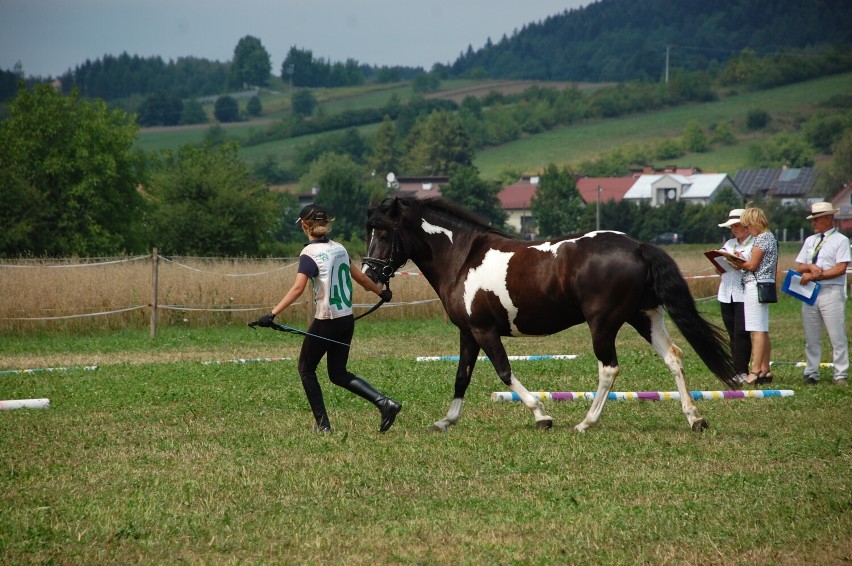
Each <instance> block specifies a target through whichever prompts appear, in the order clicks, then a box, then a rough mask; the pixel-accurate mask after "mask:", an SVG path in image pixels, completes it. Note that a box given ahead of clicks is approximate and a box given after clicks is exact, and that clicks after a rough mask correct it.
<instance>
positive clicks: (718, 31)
mask: <svg viewBox="0 0 852 566" xmlns="http://www.w3.org/2000/svg"><path fill="white" fill-rule="evenodd" d="M518 24H519V29H518V30H515V31H514V32H512V34H511V36H508V35H503V37H502V38H500V39H499V41H497V42H492V41H491V39H489V40H488V42H487V43H486V45H484V46H483V47H481V48H479V49H476V50H474V48H473V47H472V46H469V47H468V49H467V50H466V51H465V52H464V53H460V54H459V57H458V58H457V60H456V61H455V62H453V63H452V64H449V65H448V64H442V63H438V62H436V63H435V65H433V67H432V69H431V70H429V71H428V72H427V71H426V70H424V69H420V68H408V67H392V68H388V67H376V66H372V65H370V64H369V62H359V61H354V60H347V61H328V60H325V59H322V58H315V57H314V56H313V53H312V52H311V50H310V48H309V47H307V48H296V47H292V48H291V49H290V50H289V52H288V53H287V54H286V57H285V59H284V62H283V63H282V65H281V67H280V68H279V69H272V68H271V65H270V64H269V60H270V56H269V53H268V52H267V51H266V50H265V48H264V47H263V45H262V43H261V39H260V38H253V37H251V36H247V37H245V38H243V39H241V40H240V43H239V44H238V45H237V46H236V48H235V50H234V57H233V59H232V60H230V61H224V62H219V61H209V60H206V59H202V58H197V57H192V56H187V57H182V58H179V59H177V60H176V61H172V60H169V61H164V60H163V59H162V58H161V57H139V56H137V55H130V54H127V53H120V54H110V55H105V56H104V57H103V58H102V59H96V60H94V61H89V60H87V61H84V62H81V63H80V64H79V65H77V66H76V67H75V68H74V69H69V70H68V71H67V72H66V73H64V74H63V75H62V76H61V77H57V78H59V79H60V80H61V81H62V88H63V90H64V92H66V93H70V92H71V91H72V90H73V89H78V90H79V92H80V93H81V94H82V95H83V96H86V97H89V98H101V99H103V100H106V101H108V102H109V101H116V100H121V99H128V98H132V97H134V96H135V97H145V96H149V95H152V94H157V95H159V96H164V95H165V96H169V97H175V98H182V99H186V98H190V97H199V96H205V95H213V94H222V93H225V92H228V91H229V90H232V89H234V88H239V87H241V86H242V85H243V84H246V83H248V84H253V85H257V86H263V85H265V84H267V81H268V78H269V77H270V76H273V75H274V76H278V77H280V78H281V79H282V80H283V81H285V82H289V81H292V84H293V85H294V86H297V87H309V88H313V87H335V86H346V85H353V84H361V83H363V82H370V81H373V82H392V81H399V80H408V79H412V78H415V77H418V76H420V78H421V79H422V80H425V78H426V77H429V78H433V79H434V80H440V79H447V78H452V77H466V78H485V77H488V78H493V79H533V80H569V81H586V82H602V81H606V82H611V81H615V82H626V81H633V80H640V81H651V82H655V81H658V80H660V79H661V78H662V77H663V75H664V73H665V69H666V52H667V50H668V52H669V67H670V68H681V69H685V70H693V71H695V70H700V71H706V72H710V73H713V72H715V71H716V70H717V69H718V68H719V67H720V66H722V65H723V64H724V63H726V62H727V61H728V60H729V59H731V58H734V57H741V56H742V55H743V54H744V53H746V54H751V55H753V56H756V57H758V58H764V57H775V58H779V59H785V60H788V61H789V65H791V66H800V67H803V68H807V67H809V66H810V65H811V62H812V60H813V59H814V58H815V57H819V55H816V54H815V53H814V50H820V51H824V50H825V48H827V47H829V46H847V47H848V46H849V45H852V2H848V0H820V1H817V2H802V1H801V0H777V1H774V2H766V1H764V0H739V1H737V2H729V1H727V0H709V1H707V0H683V1H678V2H671V1H670V0H642V1H641V2H637V1H635V0H599V1H598V2H593V3H591V4H589V5H588V6H585V7H583V8H579V9H574V10H570V11H566V12H563V13H561V14H556V15H553V16H551V17H548V18H546V19H545V20H544V21H540V22H533V23H524V22H518ZM247 69H250V70H251V72H247ZM290 71H292V75H291V74H290ZM811 76H814V75H811ZM52 78H53V77H30V78H29V79H27V78H26V77H23V76H21V72H20V70H14V69H12V70H0V100H7V99H9V98H11V97H12V96H14V95H15V93H16V91H17V83H18V81H19V80H21V79H26V80H28V81H29V82H40V81H41V82H43V81H48V80H50V79H52ZM762 86H763V88H766V86H773V85H766V84H764V85H762ZM125 107H127V105H126V104H125Z"/></svg>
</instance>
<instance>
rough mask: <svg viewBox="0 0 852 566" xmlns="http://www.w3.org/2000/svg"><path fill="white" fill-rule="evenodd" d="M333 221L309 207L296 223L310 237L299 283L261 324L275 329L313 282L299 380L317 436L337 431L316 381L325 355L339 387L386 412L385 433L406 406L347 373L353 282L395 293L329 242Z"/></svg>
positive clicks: (381, 294)
mask: <svg viewBox="0 0 852 566" xmlns="http://www.w3.org/2000/svg"><path fill="white" fill-rule="evenodd" d="M333 221H334V219H333V218H329V216H328V213H327V212H326V211H325V209H324V208H323V207H321V206H319V205H316V204H309V205H308V206H306V207H304V208H303V209H302V212H301V213H300V214H299V218H298V219H297V220H296V222H298V223H299V224H300V225H301V226H302V231H303V232H304V233H305V236H306V237H307V238H308V243H307V244H305V247H304V248H303V249H302V253H301V255H300V256H299V269H298V272H297V273H296V281H295V282H294V283H293V286H292V287H291V288H290V290H289V291H288V292H287V294H286V295H284V298H283V299H281V301H280V302H279V303H278V304H277V305H275V306H274V307H273V308H272V311H271V312H270V313H269V314H265V315H263V316H262V317H260V319H258V321H257V324H258V326H266V327H268V326H271V325H272V323H273V320H274V319H275V316H276V315H277V314H279V313H281V311H283V310H284V309H286V308H287V307H289V306H290V305H292V304H293V303H294V302H295V301H296V299H298V298H299V297H300V296H301V295H302V293H303V292H304V291H305V288H306V287H307V285H308V281H309V280H310V282H311V286H312V287H313V295H314V303H315V305H316V314H315V316H314V321H313V323H312V324H311V327H310V328H309V329H308V333H307V335H306V336H305V339H304V342H302V351H301V352H300V353H299V377H301V378H302V387H303V388H304V389H305V395H306V396H307V397H308V404H310V406H311V411H312V412H313V414H314V419H315V420H316V430H317V431H318V432H332V428H331V423H330V422H329V419H328V413H327V412H326V409H325V403H324V401H323V396H322V389H321V388H320V384H319V381H317V366H318V365H319V363H320V360H321V359H322V358H323V356H326V365H327V369H328V377H329V379H330V380H331V382H332V383H333V384H335V385H337V386H339V387H343V388H344V389H346V390H348V391H351V392H352V393H354V394H355V395H358V396H359V397H363V398H364V399H366V400H367V401H369V402H371V403H372V404H373V405H375V406H376V408H377V409H378V410H379V412H380V413H381V422H380V424H379V432H385V431H386V430H388V429H389V428H390V427H391V425H393V422H394V420H395V419H396V414H397V413H399V411H400V410H401V409H402V405H400V404H399V403H397V402H396V401H394V400H393V399H391V398H390V397H385V396H384V395H382V394H381V393H379V392H378V391H376V390H375V389H374V388H373V386H371V385H370V384H369V383H367V382H366V381H364V380H363V379H361V378H360V377H358V376H357V375H355V374H353V373H351V372H350V371H349V370H347V369H346V365H347V363H348V361H349V344H350V343H351V342H352V336H353V334H354V332H355V317H354V316H353V315H352V281H353V280H354V281H355V282H356V283H358V284H359V285H360V286H361V287H363V288H364V289H366V290H367V291H372V292H373V293H375V294H376V295H378V296H379V297H381V298H382V299H383V300H384V301H386V302H387V301H390V300H391V297H392V295H391V292H390V289H385V290H382V288H381V287H379V286H378V285H377V284H376V283H374V282H373V280H372V279H370V278H369V277H367V276H366V275H364V274H363V273H362V272H361V270H360V269H358V267H357V266H355V265H352V264H351V263H350V261H349V254H348V253H347V251H346V248H344V247H343V246H342V245H340V244H339V243H337V242H335V241H334V240H330V239H329V237H328V232H329V231H330V230H331V223H332V222H333Z"/></svg>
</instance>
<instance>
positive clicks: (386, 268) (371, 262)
mask: <svg viewBox="0 0 852 566" xmlns="http://www.w3.org/2000/svg"><path fill="white" fill-rule="evenodd" d="M402 247H403V246H402V236H400V235H399V225H398V224H396V223H394V226H393V235H392V236H391V250H390V254H389V255H388V258H387V259H379V258H377V257H369V256H364V257H363V258H361V262H362V265H366V266H367V267H369V268H370V269H372V270H373V271H375V272H376V273H378V274H379V281H381V283H382V285H384V287H385V289H390V280H391V277H393V276H394V275H395V274H396V270H397V268H399V267H402V266H403V265H405V262H406V261H408V260H407V259H405V258H404V257H403V259H402V260H399V259H397V257H396V256H397V255H398V254H399V253H400V250H401V249H402ZM384 303H385V301H384V299H381V300H380V301H379V302H378V303H376V304H375V305H373V306H372V307H371V308H370V310H368V311H367V312H365V313H363V314H360V315H358V316H356V317H355V320H358V319H359V318H363V317H365V316H367V315H368V314H370V313H372V312H373V311H375V310H376V309H377V308H379V307H380V306H382V305H383V304H384Z"/></svg>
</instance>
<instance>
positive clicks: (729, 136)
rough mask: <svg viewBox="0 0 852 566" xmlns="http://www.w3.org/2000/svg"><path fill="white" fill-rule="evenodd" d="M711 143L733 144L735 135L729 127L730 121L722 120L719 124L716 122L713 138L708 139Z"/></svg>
mask: <svg viewBox="0 0 852 566" xmlns="http://www.w3.org/2000/svg"><path fill="white" fill-rule="evenodd" d="M710 141H711V142H712V143H718V144H722V145H733V144H735V143H736V142H737V136H735V135H734V131H733V129H732V128H731V124H730V122H722V123H721V124H717V125H716V128H715V129H714V130H713V138H712V139H711V140H710Z"/></svg>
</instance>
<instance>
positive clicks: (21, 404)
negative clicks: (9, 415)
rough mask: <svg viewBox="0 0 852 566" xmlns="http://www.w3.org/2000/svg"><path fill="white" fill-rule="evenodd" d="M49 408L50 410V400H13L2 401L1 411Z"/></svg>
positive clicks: (0, 403)
mask: <svg viewBox="0 0 852 566" xmlns="http://www.w3.org/2000/svg"><path fill="white" fill-rule="evenodd" d="M48 408H50V399H11V400H9V401H0V411H12V410H14V409H48Z"/></svg>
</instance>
